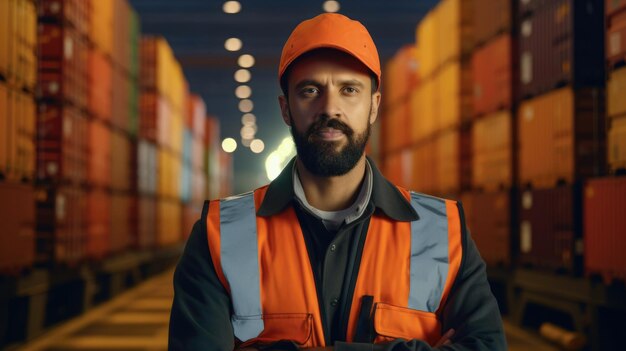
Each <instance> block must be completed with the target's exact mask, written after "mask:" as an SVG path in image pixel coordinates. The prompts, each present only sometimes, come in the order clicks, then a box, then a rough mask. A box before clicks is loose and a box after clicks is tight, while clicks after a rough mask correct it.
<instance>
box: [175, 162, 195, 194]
mask: <svg viewBox="0 0 626 351" xmlns="http://www.w3.org/2000/svg"><path fill="white" fill-rule="evenodd" d="M178 181H179V182H180V185H179V189H180V193H179V194H178V196H179V198H180V200H181V201H182V202H183V203H184V204H188V203H189V202H190V201H191V196H192V189H193V172H192V169H191V164H189V163H187V162H183V163H182V167H181V170H180V179H179V180H178Z"/></svg>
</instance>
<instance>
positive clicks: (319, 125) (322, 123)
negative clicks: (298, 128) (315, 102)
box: [306, 117, 354, 138]
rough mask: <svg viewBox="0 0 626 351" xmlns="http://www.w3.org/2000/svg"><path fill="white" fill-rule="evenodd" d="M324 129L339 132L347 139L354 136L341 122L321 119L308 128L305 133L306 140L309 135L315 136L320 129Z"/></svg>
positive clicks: (334, 119)
mask: <svg viewBox="0 0 626 351" xmlns="http://www.w3.org/2000/svg"><path fill="white" fill-rule="evenodd" d="M326 128H332V129H336V130H340V131H341V132H342V133H343V134H345V135H346V136H347V137H351V136H352V135H353V134H354V130H352V128H350V127H348V125H347V124H345V123H343V122H342V121H340V120H338V119H336V118H329V117H321V118H320V119H318V120H317V121H315V123H313V124H312V125H311V126H310V127H309V129H308V130H307V132H306V136H307V138H308V137H310V136H311V135H313V134H316V133H318V132H319V131H321V130H322V129H326Z"/></svg>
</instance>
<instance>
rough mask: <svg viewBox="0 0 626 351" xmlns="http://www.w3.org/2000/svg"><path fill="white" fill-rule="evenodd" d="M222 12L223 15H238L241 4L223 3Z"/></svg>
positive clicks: (235, 2)
mask: <svg viewBox="0 0 626 351" xmlns="http://www.w3.org/2000/svg"><path fill="white" fill-rule="evenodd" d="M222 10H224V12H225V13H229V14H232V13H238V12H239V11H241V4H240V3H239V1H226V2H225V3H224V6H222Z"/></svg>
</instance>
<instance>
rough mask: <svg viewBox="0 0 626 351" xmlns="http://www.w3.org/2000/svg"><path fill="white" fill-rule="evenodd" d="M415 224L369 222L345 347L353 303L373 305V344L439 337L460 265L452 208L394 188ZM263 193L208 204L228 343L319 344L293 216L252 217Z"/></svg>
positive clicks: (288, 212)
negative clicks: (228, 306) (227, 314)
mask: <svg viewBox="0 0 626 351" xmlns="http://www.w3.org/2000/svg"><path fill="white" fill-rule="evenodd" d="M399 190H400V192H401V193H402V194H403V195H404V196H405V198H406V199H407V200H408V201H410V202H411V205H412V206H413V208H414V209H415V210H416V212H417V213H418V215H419V219H418V220H416V221H413V222H399V221H395V220H392V219H390V218H388V217H386V216H384V215H379V214H374V215H373V216H372V218H371V219H370V224H369V229H368V233H367V237H366V239H365V245H364V248H363V254H362V257H361V263H360V266H359V267H358V276H357V281H356V286H355V289H354V294H353V296H352V305H351V309H350V316H349V319H348V330H347V334H346V336H347V338H346V339H347V341H348V342H350V341H353V340H354V337H355V331H356V327H357V319H358V314H359V309H360V305H361V298H362V297H363V296H366V295H369V296H373V302H374V305H373V326H374V330H375V332H376V337H375V340H374V342H375V343H379V342H385V341H390V340H393V339H397V338H402V339H407V340H411V339H421V340H424V341H426V342H428V343H429V344H431V345H434V343H436V342H437V341H438V340H439V338H440V337H441V334H442V330H441V323H440V321H439V319H438V317H437V312H438V311H439V310H440V309H441V308H443V306H444V304H445V302H446V299H447V297H448V295H449V293H450V289H451V287H452V284H453V282H454V281H455V278H456V276H457V273H458V271H459V266H460V264H461V255H462V252H461V251H462V247H461V217H460V211H459V209H458V207H457V203H456V202H455V201H451V200H444V199H439V198H435V197H431V196H428V195H423V194H419V193H415V192H409V191H407V190H404V189H402V188H399ZM266 191H267V186H265V187H262V188H259V189H257V190H255V191H254V192H250V193H246V194H243V195H239V196H234V197H230V198H226V199H222V200H214V201H212V202H211V203H210V206H209V211H208V217H207V221H206V222H207V237H208V243H209V250H210V253H211V259H212V260H213V265H214V266H215V270H216V272H217V275H218V277H219V279H220V281H221V283H222V284H223V285H224V287H225V288H226V290H227V291H228V293H229V294H230V297H231V301H232V305H233V315H232V316H231V323H232V325H233V333H234V335H235V337H236V338H237V339H238V340H240V341H241V342H242V343H243V344H242V345H241V346H247V345H251V344H254V343H257V342H258V343H271V342H275V341H279V340H292V341H294V342H296V343H298V344H300V345H301V346H303V347H322V346H326V345H325V339H324V332H323V328H322V320H321V318H320V306H319V303H318V299H317V294H316V287H315V280H314V276H313V270H312V268H311V264H310V261H309V258H308V257H309V256H308V252H307V247H306V244H305V240H304V237H303V234H302V229H301V228H300V225H299V222H298V218H297V217H296V214H295V212H294V210H293V208H291V207H288V208H287V209H285V210H283V211H282V212H281V213H280V214H277V215H274V216H269V217H261V216H257V215H256V212H257V211H258V209H259V207H260V206H261V203H262V202H263V198H264V196H265V193H266Z"/></svg>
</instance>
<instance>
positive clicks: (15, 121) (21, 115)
mask: <svg viewBox="0 0 626 351" xmlns="http://www.w3.org/2000/svg"><path fill="white" fill-rule="evenodd" d="M35 118H36V113H35V101H34V98H33V96H32V95H31V94H30V93H25V92H24V91H22V90H16V89H11V88H9V87H7V86H6V85H4V84H3V82H0V175H1V176H2V177H4V178H6V179H9V180H15V181H21V180H32V179H34V176H35V143H34V139H35V126H36V122H35Z"/></svg>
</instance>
